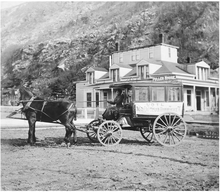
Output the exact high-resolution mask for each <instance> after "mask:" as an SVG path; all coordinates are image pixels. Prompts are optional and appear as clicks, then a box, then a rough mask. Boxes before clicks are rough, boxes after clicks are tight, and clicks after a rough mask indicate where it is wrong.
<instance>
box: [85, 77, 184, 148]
mask: <svg viewBox="0 0 220 192" xmlns="http://www.w3.org/2000/svg"><path fill="white" fill-rule="evenodd" d="M110 88H112V89H113V90H116V89H121V90H123V92H124V94H125V95H127V93H128V90H131V91H132V97H131V99H132V101H131V102H130V103H127V104H124V106H123V107H122V108H120V109H119V114H120V115H119V117H118V119H110V120H107V119H104V118H99V119H95V120H93V121H92V122H90V123H89V124H88V125H87V136H88V138H89V139H90V140H91V141H92V142H97V141H99V142H100V143H101V144H102V145H104V146H114V145H116V144H118V143H120V141H121V140H122V136H123V130H124V129H126V130H133V131H140V133H141V135H142V136H143V138H144V139H145V140H146V141H147V142H148V143H152V142H155V141H156V142H158V143H160V144H161V145H163V146H168V147H169V146H176V145H178V144H180V143H181V142H182V141H183V140H184V138H185V136H186V133H187V127H186V123H185V121H184V119H183V116H184V102H183V86H182V83H181V82H177V81H170V82H158V81H149V82H133V83H129V82H126V83H115V84H112V85H110Z"/></svg>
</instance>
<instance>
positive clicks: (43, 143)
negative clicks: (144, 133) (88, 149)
mask: <svg viewBox="0 0 220 192" xmlns="http://www.w3.org/2000/svg"><path fill="white" fill-rule="evenodd" d="M71 144H73V141H72V140H71ZM120 144H126V145H147V146H150V145H154V146H155V145H159V144H158V143H156V142H153V143H148V142H147V141H140V140H130V139H122V140H121V142H120ZM1 145H10V146H14V147H23V146H29V145H30V144H28V143H27V139H21V138H16V139H1ZM75 145H77V146H102V145H101V144H100V143H99V142H91V141H90V140H89V139H88V138H86V137H78V138H77V143H76V144H75ZM33 146H35V147H65V145H64V142H63V137H46V138H45V139H44V140H39V139H37V142H36V143H35V144H34V145H33Z"/></svg>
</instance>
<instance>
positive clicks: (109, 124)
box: [97, 121, 122, 146]
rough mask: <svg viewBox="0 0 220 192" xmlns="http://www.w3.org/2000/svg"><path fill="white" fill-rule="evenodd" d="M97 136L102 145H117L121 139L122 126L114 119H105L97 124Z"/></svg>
mask: <svg viewBox="0 0 220 192" xmlns="http://www.w3.org/2000/svg"><path fill="white" fill-rule="evenodd" d="M97 137H98V140H99V142H100V143H101V144H102V145H104V146H114V145H117V144H118V143H120V141H121V139H122V128H121V126H120V125H119V124H118V123H117V122H115V121H105V122H103V123H102V124H101V125H100V126H99V129H98V131H97Z"/></svg>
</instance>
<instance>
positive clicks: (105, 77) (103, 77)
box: [98, 73, 109, 80]
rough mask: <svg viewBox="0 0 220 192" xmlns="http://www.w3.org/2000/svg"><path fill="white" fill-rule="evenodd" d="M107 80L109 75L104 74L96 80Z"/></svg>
mask: <svg viewBox="0 0 220 192" xmlns="http://www.w3.org/2000/svg"><path fill="white" fill-rule="evenodd" d="M108 78H109V73H106V74H105V75H103V76H102V77H100V78H99V79H98V80H101V79H108Z"/></svg>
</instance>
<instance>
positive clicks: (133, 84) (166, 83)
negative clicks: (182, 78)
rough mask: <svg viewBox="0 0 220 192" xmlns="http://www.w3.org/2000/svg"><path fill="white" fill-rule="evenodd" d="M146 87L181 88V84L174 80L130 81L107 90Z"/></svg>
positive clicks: (111, 86)
mask: <svg viewBox="0 0 220 192" xmlns="http://www.w3.org/2000/svg"><path fill="white" fill-rule="evenodd" d="M146 86H164V87H165V86H182V83H181V82H179V81H176V80H172V81H163V82H162V81H153V80H149V81H130V82H121V83H113V84H111V85H110V86H109V88H114V89H125V88H131V87H146Z"/></svg>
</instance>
